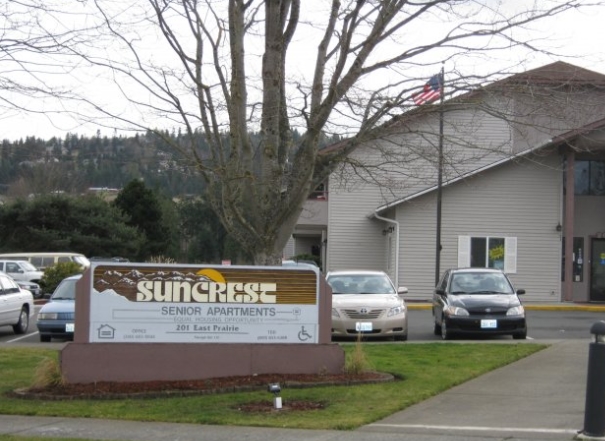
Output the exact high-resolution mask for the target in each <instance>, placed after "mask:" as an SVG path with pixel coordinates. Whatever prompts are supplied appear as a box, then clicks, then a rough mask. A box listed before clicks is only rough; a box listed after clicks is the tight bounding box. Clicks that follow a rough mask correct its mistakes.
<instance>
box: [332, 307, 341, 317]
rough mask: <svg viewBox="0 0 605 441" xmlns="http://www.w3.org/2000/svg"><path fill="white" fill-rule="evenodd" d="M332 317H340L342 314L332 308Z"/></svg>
mask: <svg viewBox="0 0 605 441" xmlns="http://www.w3.org/2000/svg"><path fill="white" fill-rule="evenodd" d="M332 317H337V318H340V314H338V311H337V310H336V309H335V308H332Z"/></svg>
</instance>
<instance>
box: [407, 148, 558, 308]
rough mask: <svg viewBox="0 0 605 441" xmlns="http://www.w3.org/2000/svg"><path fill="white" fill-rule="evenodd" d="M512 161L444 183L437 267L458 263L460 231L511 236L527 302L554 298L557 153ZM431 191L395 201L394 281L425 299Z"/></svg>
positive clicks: (430, 274) (430, 277) (429, 282)
mask: <svg viewBox="0 0 605 441" xmlns="http://www.w3.org/2000/svg"><path fill="white" fill-rule="evenodd" d="M535 159H536V161H539V162H534V161H519V162H514V163H508V164H506V165H503V166H500V167H497V168H495V169H493V170H491V171H490V172H488V173H483V174H481V175H478V176H475V177H474V178H472V179H469V180H466V181H462V182H459V183H457V184H455V185H453V186H451V187H447V188H444V191H443V201H442V233H441V236H442V245H443V250H442V252H441V270H443V269H445V268H448V267H455V266H457V265H458V237H459V236H492V237H516V238H517V273H516V274H511V279H512V280H513V282H514V283H515V284H516V285H517V287H518V288H524V289H526V290H527V295H526V296H525V299H526V300H531V301H560V299H561V295H560V289H561V286H560V268H561V238H560V233H558V232H557V231H556V230H555V227H556V225H557V223H558V222H559V221H560V219H561V217H560V216H561V204H560V201H561V176H562V174H561V172H560V169H559V162H560V159H559V157H558V155H556V154H553V155H551V156H549V157H547V158H535ZM435 196H436V195H435V194H434V193H432V194H429V195H426V196H423V197H421V198H418V200H412V201H410V202H409V203H406V204H402V205H401V206H400V207H398V214H397V219H398V220H399V221H400V225H401V248H400V249H401V257H400V267H399V271H400V274H399V278H400V283H403V284H405V285H406V286H407V287H408V288H409V290H410V294H409V298H410V299H412V298H413V299H422V300H428V299H429V298H430V297H431V295H432V290H433V288H434V273H435V231H436V222H435V213H436V197H435Z"/></svg>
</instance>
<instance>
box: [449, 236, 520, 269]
mask: <svg viewBox="0 0 605 441" xmlns="http://www.w3.org/2000/svg"><path fill="white" fill-rule="evenodd" d="M472 237H484V238H486V239H489V238H492V237H498V236H458V268H468V267H470V266H471V238H472ZM504 272H505V273H506V274H516V273H517V238H516V237H504Z"/></svg>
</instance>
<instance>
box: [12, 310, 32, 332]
mask: <svg viewBox="0 0 605 441" xmlns="http://www.w3.org/2000/svg"><path fill="white" fill-rule="evenodd" d="M27 328H29V314H28V312H27V308H26V307H25V306H24V307H23V308H21V312H20V313H19V321H18V322H17V324H16V325H13V331H15V334H25V333H26V332H27Z"/></svg>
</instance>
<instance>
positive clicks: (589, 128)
mask: <svg viewBox="0 0 605 441" xmlns="http://www.w3.org/2000/svg"><path fill="white" fill-rule="evenodd" d="M601 129H605V118H603V119H600V120H598V121H594V122H592V123H589V124H586V125H585V126H583V127H578V128H577V129H573V130H570V131H568V132H566V133H563V134H561V135H558V136H556V137H554V138H550V139H546V140H544V141H542V142H541V143H539V144H537V145H535V146H533V147H531V148H529V149H526V150H524V151H522V152H519V153H517V154H516V155H510V156H507V157H506V158H501V159H499V160H497V161H494V162H492V163H491V164H487V165H485V166H483V167H480V168H477V169H474V170H472V171H470V172H468V173H464V174H462V175H460V176H456V177H455V178H453V179H449V180H445V181H444V182H443V183H442V188H443V187H447V186H450V185H452V184H455V183H456V182H459V181H462V180H464V179H467V178H468V177H470V176H474V175H477V174H479V173H482V172H484V171H486V170H489V169H492V168H494V167H498V166H500V165H502V164H506V163H508V162H513V161H515V160H517V159H518V158H520V157H523V156H527V155H530V154H532V153H535V152H536V151H538V150H541V149H544V148H547V147H556V146H558V145H561V144H565V143H569V142H571V141H573V140H574V139H575V138H578V137H581V136H585V135H587V134H589V133H592V132H595V131H598V130H601ZM437 189H438V186H437V185H433V186H430V187H427V188H425V189H423V190H421V191H419V192H416V193H413V194H410V195H407V196H405V197H403V198H399V199H396V200H394V201H391V202H389V203H387V204H384V205H381V206H379V207H378V208H376V210H375V211H374V212H375V213H376V214H379V213H381V212H384V211H385V210H388V209H389V208H393V207H394V206H396V205H399V204H402V203H404V202H407V201H410V200H412V199H416V198H418V197H420V196H423V195H425V194H428V193H431V192H433V191H436V190H437Z"/></svg>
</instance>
